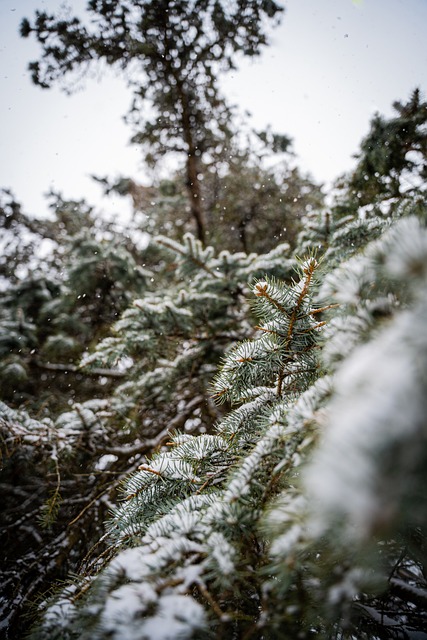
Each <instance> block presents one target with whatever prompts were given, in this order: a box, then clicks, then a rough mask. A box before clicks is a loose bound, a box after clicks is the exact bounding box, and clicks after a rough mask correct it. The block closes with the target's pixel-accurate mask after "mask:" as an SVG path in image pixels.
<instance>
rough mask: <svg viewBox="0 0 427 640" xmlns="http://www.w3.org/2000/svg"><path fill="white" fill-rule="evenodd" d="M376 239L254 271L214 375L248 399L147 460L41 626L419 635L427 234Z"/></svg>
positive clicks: (51, 630) (163, 633)
mask: <svg viewBox="0 0 427 640" xmlns="http://www.w3.org/2000/svg"><path fill="white" fill-rule="evenodd" d="M349 225H350V227H351V223H349ZM353 234H354V229H353ZM338 237H340V236H338ZM365 245H366V246H365V247H364V248H363V250H361V248H360V246H356V247H354V250H353V255H349V253H348V252H346V255H345V259H344V261H343V262H341V263H340V264H339V265H338V266H336V264H337V262H336V255H333V256H332V262H331V263H330V264H331V265H332V266H328V258H327V257H326V258H325V261H324V262H323V264H322V261H320V263H319V261H318V260H317V259H316V258H315V257H314V256H311V257H308V258H307V259H306V260H305V261H302V262H300V263H299V268H298V278H297V279H295V281H294V282H293V283H292V282H288V284H285V283H284V282H283V281H280V280H277V279H275V278H272V277H267V278H264V279H262V280H258V281H256V282H255V283H254V285H253V287H252V290H253V295H254V304H255V306H254V309H253V312H254V314H255V315H256V316H257V317H258V321H259V324H258V326H257V333H256V335H255V336H253V337H252V338H249V339H246V340H244V341H243V342H239V343H238V344H237V345H235V346H233V347H231V349H229V350H228V352H227V354H226V356H225V358H224V361H223V364H222V366H221V367H220V370H219V373H218V375H217V377H216V379H215V381H214V383H213V393H214V396H215V397H216V398H217V400H218V401H228V402H229V403H231V405H235V406H234V408H232V409H231V411H229V412H228V413H227V414H226V415H224V417H222V418H221V419H220V420H219V421H218V423H217V426H216V428H215V430H214V431H213V432H212V433H205V434H201V435H191V434H190V433H188V432H185V431H178V432H175V433H174V432H172V433H170V436H169V439H168V440H167V441H165V442H164V444H163V446H162V447H160V448H159V449H158V450H157V452H156V453H155V454H154V455H152V456H151V457H150V458H144V457H143V458H140V459H139V461H138V462H139V464H138V468H137V470H135V471H134V472H133V473H131V474H130V475H129V476H128V478H127V480H126V482H125V483H124V484H123V488H122V491H123V493H122V499H121V501H120V503H119V505H118V506H117V507H116V508H115V510H114V512H113V517H112V520H111V522H110V525H109V527H108V535H109V541H110V546H109V549H108V553H106V554H103V555H102V556H99V557H98V558H97V557H96V556H95V557H94V559H93V564H92V568H91V569H89V571H88V572H86V573H85V574H84V575H83V576H82V577H81V578H80V579H79V580H76V581H75V582H74V583H73V584H72V585H70V586H67V587H65V588H64V589H62V590H61V592H60V593H59V595H57V596H56V599H55V600H54V601H53V602H51V603H50V604H49V603H48V604H47V605H46V604H45V611H44V614H43V618H42V622H41V624H40V626H39V627H38V628H37V630H36V631H35V632H34V634H33V636H32V637H33V638H55V637H58V638H59V637H61V638H65V639H67V638H69V639H72V638H82V639H84V638H95V639H96V638H99V639H104V638H107V637H108V638H120V637H133V638H140V639H144V638H153V637H154V638H169V637H183V638H199V637H200V638H201V637H219V636H220V635H221V636H226V637H230V638H232V637H234V638H248V637H254V638H295V637H306V638H310V637H325V638H330V637H337V638H343V639H344V638H348V639H350V638H354V637H358V638H361V639H363V638H366V639H368V638H369V639H372V638H394V637H395V634H396V632H397V631H398V632H399V633H400V634H401V635H405V634H406V635H407V636H409V637H422V634H423V630H424V628H425V623H426V619H427V607H426V604H427V596H426V594H427V589H426V586H427V585H426V581H425V574H424V567H425V562H426V552H425V549H426V544H425V531H426V518H427V515H426V514H427V512H426V509H425V504H424V501H423V499H422V495H423V488H424V484H425V469H426V459H425V458H426V454H425V451H426V448H425V438H426V433H425V398H426V379H427V376H426V371H425V363H426V362H427V358H426V357H425V356H426V354H425V353H424V351H425V342H426V341H425V323H424V320H423V319H424V318H425V305H426V293H427V291H426V283H427V280H426V277H427V271H426V268H425V266H426V264H427V231H426V229H425V227H424V226H423V224H421V223H420V222H419V220H418V219H417V218H415V217H407V218H405V219H402V220H397V221H394V222H392V223H391V224H390V223H389V224H386V225H384V226H383V229H382V232H381V233H379V234H378V238H377V239H376V240H373V241H371V242H368V244H366V243H365ZM124 331H125V332H126V331H127V329H125V328H124ZM396 479H397V481H396ZM417 634H421V635H418V636H417Z"/></svg>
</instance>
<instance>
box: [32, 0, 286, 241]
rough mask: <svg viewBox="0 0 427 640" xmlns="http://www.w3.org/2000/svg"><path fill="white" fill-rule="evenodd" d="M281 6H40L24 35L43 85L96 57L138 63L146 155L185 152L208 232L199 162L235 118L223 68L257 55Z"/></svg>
mask: <svg viewBox="0 0 427 640" xmlns="http://www.w3.org/2000/svg"><path fill="white" fill-rule="evenodd" d="M282 11H283V8H282V7H281V6H280V5H279V4H278V3H276V2H274V1H273V0H247V1H245V2H242V1H241V0H237V1H234V2H222V1H220V0H216V1H215V2H212V1H207V0H191V1H187V0H185V1H184V0H174V1H171V0H161V1H159V0H144V1H142V0H121V1H120V2H119V1H118V0H90V2H88V4H87V15H85V18H86V20H85V21H82V20H81V19H80V18H77V17H70V16H60V15H59V16H54V15H49V14H47V13H46V12H44V11H37V12H36V16H35V19H34V22H33V23H32V24H31V23H30V21H29V20H28V19H24V20H23V21H22V23H21V35H22V36H23V37H28V36H29V35H30V34H32V33H34V35H35V37H36V39H37V41H38V42H39V43H40V45H41V47H42V51H43V53H42V56H41V59H40V60H39V61H36V62H32V63H31V64H30V67H29V68H30V71H31V73H32V79H33V81H34V83H35V84H37V85H39V86H41V87H43V88H48V87H50V86H52V84H54V83H56V82H58V81H59V82H62V81H63V79H64V77H65V76H67V77H69V76H71V77H72V76H73V75H74V76H75V74H76V73H77V74H78V73H79V72H80V73H81V71H82V70H83V71H84V70H86V69H87V68H88V67H90V66H92V65H93V63H94V62H96V61H102V62H103V63H105V64H107V65H108V66H111V67H113V68H115V69H120V70H122V71H123V70H127V69H128V68H130V69H131V70H132V74H131V76H132V78H133V79H132V80H129V85H130V86H131V87H132V89H133V93H134V102H133V105H132V108H131V111H130V119H131V120H132V121H133V124H134V128H135V135H134V136H133V139H132V140H133V142H135V143H138V144H143V145H145V146H146V148H147V154H146V160H147V161H148V162H149V163H155V162H157V161H158V159H159V158H161V157H163V156H164V155H165V154H166V153H173V154H179V155H181V156H184V157H185V158H186V186H187V189H188V194H189V202H190V209H191V213H192V216H193V219H194V222H195V224H196V231H197V236H198V238H199V239H200V240H202V241H204V239H205V213H204V211H203V207H202V201H201V193H200V171H201V166H200V161H201V160H202V157H203V156H204V155H206V154H209V153H212V152H215V149H216V147H218V145H219V146H221V145H223V144H224V140H227V139H228V137H229V124H230V119H231V109H230V107H229V106H228V105H227V103H226V102H225V100H224V99H223V98H222V96H221V95H220V92H219V89H218V74H219V73H220V72H221V71H227V70H230V69H233V68H234V56H235V55H236V54H237V53H242V54H243V55H246V56H250V57H253V56H256V55H259V53H260V50H261V49H262V47H263V46H265V45H266V44H267V28H266V27H267V23H268V22H269V21H272V22H274V21H275V19H276V20H277V18H278V17H279V16H280V13H281V12H282ZM66 86H67V88H69V87H70V83H68V84H67V85H66ZM147 104H148V105H149V108H150V111H151V112H152V115H151V114H150V116H148V115H146V113H145V112H146V111H147Z"/></svg>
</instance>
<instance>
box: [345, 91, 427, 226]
mask: <svg viewBox="0 0 427 640" xmlns="http://www.w3.org/2000/svg"><path fill="white" fill-rule="evenodd" d="M393 109H394V111H395V115H394V117H391V118H385V117H384V116H382V115H380V114H376V115H375V116H374V117H373V119H372V121H371V126H370V131H369V133H368V135H367V136H366V137H365V138H364V139H363V141H362V143H361V150H360V153H359V154H358V155H357V156H356V157H357V160H358V163H357V166H356V169H355V170H354V171H353V172H352V173H351V175H350V176H349V177H348V178H347V180H346V181H345V183H344V188H345V189H346V193H345V196H344V202H346V203H347V207H348V205H349V204H350V206H351V207H352V209H353V210H357V208H358V207H365V208H366V210H367V212H368V213H369V212H370V211H371V210H372V209H373V208H378V209H379V210H380V211H381V212H382V213H384V214H387V213H388V212H393V211H394V210H395V209H396V208H399V207H402V206H403V202H405V201H408V200H409V201H410V202H409V207H410V208H412V210H413V209H414V206H419V208H420V209H421V210H423V209H425V206H424V205H425V197H426V190H425V182H426V177H427V102H425V101H423V96H422V94H421V91H420V90H419V89H415V90H414V91H413V93H412V95H411V96H410V98H409V100H408V101H407V102H406V103H405V102H399V101H396V102H394V104H393ZM402 200H403V202H402Z"/></svg>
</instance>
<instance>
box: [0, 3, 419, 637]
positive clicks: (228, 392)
mask: <svg viewBox="0 0 427 640" xmlns="http://www.w3.org/2000/svg"><path fill="white" fill-rule="evenodd" d="M282 14H283V8H282V7H281V5H280V4H279V3H276V2H272V1H271V0H250V1H247V2H240V1H239V0H236V2H232V3H226V2H222V1H220V0H215V1H214V0H192V1H190V2H185V1H180V0H162V1H160V2H155V1H154V0H122V1H121V2H118V1H115V0H90V1H89V2H88V3H87V12H86V15H85V16H83V17H81V18H77V17H74V16H73V15H71V14H64V15H58V16H55V15H50V14H48V13H47V12H44V11H37V12H36V14H35V16H30V17H28V19H24V20H23V21H22V23H21V35H22V36H23V37H30V38H34V39H36V41H37V42H38V43H39V45H40V58H39V59H38V60H37V61H35V62H32V63H30V69H31V72H32V79H33V81H34V83H36V84H38V85H39V86H41V87H43V88H46V89H48V88H50V87H51V86H55V85H57V84H58V83H59V84H61V86H62V87H63V88H64V89H65V90H69V89H70V88H71V87H72V85H73V82H74V81H75V78H76V77H78V76H79V75H80V74H86V73H88V72H89V71H90V70H91V68H92V67H93V66H94V65H101V67H100V68H101V69H102V68H103V67H102V65H104V68H105V67H107V66H112V67H114V68H117V69H120V70H121V71H123V72H124V73H125V72H126V73H128V75H127V76H126V77H128V78H129V90H130V92H131V93H132V95H133V103H132V106H131V109H130V111H129V113H128V115H127V119H128V122H129V126H130V127H131V129H132V140H133V142H134V143H135V144H136V145H138V146H139V147H140V149H141V152H142V153H143V154H144V159H145V162H146V164H147V166H153V165H155V164H156V163H158V162H161V160H162V159H164V158H167V157H171V156H172V157H173V158H174V161H175V165H174V166H175V169H173V170H170V173H169V175H168V177H166V178H165V177H162V178H161V179H160V178H159V179H158V180H155V181H153V183H152V184H151V185H150V186H146V185H144V186H143V185H141V184H138V183H137V182H136V181H135V180H134V179H130V178H128V177H126V176H122V177H120V178H117V177H116V178H110V177H108V176H107V177H104V176H97V177H96V178H95V179H96V180H97V182H98V183H99V185H100V187H101V188H102V189H103V190H104V192H105V193H106V194H114V196H115V197H117V196H129V195H130V196H131V198H132V202H133V215H132V218H131V219H130V220H129V221H127V222H126V223H123V222H121V221H120V219H117V217H114V216H106V215H103V214H101V213H99V212H98V211H96V210H95V209H94V208H92V207H91V206H90V205H89V204H88V203H87V202H85V201H81V200H78V201H77V200H76V201H71V200H66V199H64V198H63V196H62V195H61V193H59V192H52V193H50V195H49V202H50V210H51V215H50V216H49V217H48V218H46V217H45V218H38V217H35V216H31V215H29V214H27V213H26V212H25V211H23V209H22V207H21V206H20V204H19V201H18V199H17V197H16V196H15V194H13V193H11V192H10V191H8V190H6V189H5V190H3V191H2V192H1V198H0V228H1V236H0V237H1V240H0V246H1V254H0V285H1V286H0V385H1V387H0V388H1V396H0V399H1V401H0V446H1V473H0V483H1V494H2V511H1V515H0V518H1V548H2V563H1V568H0V569H1V580H0V584H1V587H0V589H1V594H0V597H1V610H2V616H1V618H2V620H1V627H0V628H1V629H2V632H3V633H4V637H5V638H10V639H12V638H20V637H22V638H24V637H29V638H32V639H33V640H39V639H43V640H55V639H57V640H77V639H79V640H85V639H87V640H89V639H90V640H96V639H99V640H101V639H102V640H106V639H107V638H110V639H111V638H113V639H116V640H119V639H120V640H123V639H125V640H145V639H147V640H148V639H150V640H153V639H154V640H160V639H162V640H166V639H175V638H189V639H190V638H194V639H196V638H220V637H222V638H230V639H231V638H235V639H242V640H247V639H249V638H259V639H265V640H269V639H276V638H277V639H278V640H279V639H289V640H291V639H292V640H294V639H295V638H337V639H340V640H344V639H348V640H350V639H351V640H353V639H356V638H357V639H366V640H368V639H369V640H372V639H377V638H378V639H401V638H402V639H405V638H410V639H414V640H415V639H417V640H423V638H425V639H427V633H426V631H425V629H426V628H427V582H426V581H427V576H426V561H427V541H426V526H427V506H426V500H425V483H426V480H427V478H426V474H427V424H426V415H427V406H426V403H427V326H426V322H425V318H426V317H427V316H426V313H427V230H426V221H427V208H426V205H427V202H426V199H427V194H426V178H427V102H426V101H425V99H424V97H423V95H422V93H421V91H420V90H419V89H414V91H413V92H412V94H411V95H409V96H403V97H401V99H400V100H399V101H396V102H395V104H394V105H393V114H392V115H391V116H390V117H385V116H382V115H381V114H376V115H375V116H374V117H373V119H372V121H371V124H370V128H369V130H368V131H367V132H366V136H365V137H364V139H363V140H362V142H361V145H360V149H359V152H358V155H357V158H356V162H355V167H354V169H353V171H351V172H350V173H348V174H345V175H342V176H341V177H340V178H339V179H337V181H336V183H335V185H334V187H333V189H332V190H331V192H330V193H327V194H325V192H324V189H322V186H321V185H318V184H316V183H315V182H314V181H313V179H312V178H311V177H310V176H308V175H305V173H304V172H302V171H301V170H300V169H299V168H298V166H297V162H296V159H295V156H294V155H293V152H292V140H291V138H290V137H289V136H288V135H284V134H279V133H276V132H274V131H272V130H271V129H270V128H267V129H266V130H264V131H254V130H252V128H251V125H250V120H248V119H247V118H244V117H242V116H241V115H240V114H239V113H238V112H237V110H236V109H235V108H233V107H232V106H230V105H229V104H228V102H227V100H226V99H225V98H224V97H223V96H222V95H221V93H220V90H219V88H218V77H219V74H221V73H226V72H227V71H228V70H230V69H233V68H234V60H235V56H236V55H237V54H241V55H244V56H248V57H254V56H258V55H259V54H260V53H261V52H262V50H263V49H264V48H265V47H266V46H267V45H268V34H269V29H270V28H272V27H273V26H274V24H276V23H277V22H278V21H279V20H280V19H281V18H282ZM283 19H286V15H285V16H284V17H283Z"/></svg>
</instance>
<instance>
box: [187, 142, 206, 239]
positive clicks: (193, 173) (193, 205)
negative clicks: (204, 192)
mask: <svg viewBox="0 0 427 640" xmlns="http://www.w3.org/2000/svg"><path fill="white" fill-rule="evenodd" d="M197 165H198V162H197V156H196V155H195V154H194V151H193V153H192V152H191V151H189V153H188V158H187V189H188V194H189V197H190V210H191V215H192V216H193V218H194V221H195V223H196V228H197V237H198V239H199V240H200V241H201V242H202V243H203V244H205V240H206V223H205V216H204V212H203V208H202V201H201V195H200V180H199V177H198V167H197Z"/></svg>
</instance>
